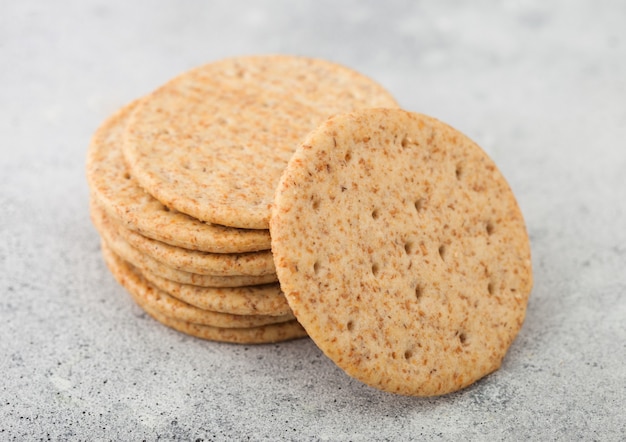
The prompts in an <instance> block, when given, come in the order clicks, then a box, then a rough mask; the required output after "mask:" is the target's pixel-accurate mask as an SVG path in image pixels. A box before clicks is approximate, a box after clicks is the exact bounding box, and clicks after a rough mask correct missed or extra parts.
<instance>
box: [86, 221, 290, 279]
mask: <svg viewBox="0 0 626 442" xmlns="http://www.w3.org/2000/svg"><path fill="white" fill-rule="evenodd" d="M91 220H92V221H93V224H94V226H95V227H96V230H98V232H99V233H100V236H101V237H102V240H103V241H104V242H105V243H106V244H107V245H108V246H109V247H110V248H111V249H112V250H113V251H114V252H115V254H116V255H119V256H120V257H122V258H123V259H124V261H128V262H129V263H131V264H132V265H133V266H134V267H137V268H138V269H139V270H141V271H142V272H144V271H147V272H151V273H155V274H157V275H161V276H162V277H164V278H167V279H170V280H172V281H176V282H179V283H181V284H192V285H197V286H202V287H243V286H248V285H257V284H268V283H272V282H276V281H278V278H277V276H276V274H270V275H261V276H214V275H199V274H197V273H190V272H183V271H181V270H176V269H173V268H171V267H168V266H166V265H165V264H162V263H161V262H159V261H157V260H156V259H154V258H151V257H150V256H148V255H146V254H144V253H141V252H140V251H139V250H137V249H135V248H134V247H132V246H131V245H130V244H128V243H127V242H126V241H124V239H123V238H122V237H121V236H120V235H119V234H117V232H116V231H115V229H114V228H113V227H112V226H111V225H110V223H109V222H108V220H107V219H105V218H102V217H98V216H97V213H94V212H92V213H91Z"/></svg>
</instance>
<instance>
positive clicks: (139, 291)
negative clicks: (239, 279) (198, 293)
mask: <svg viewBox="0 0 626 442" xmlns="http://www.w3.org/2000/svg"><path fill="white" fill-rule="evenodd" d="M102 254H103V256H104V260H105V262H106V264H107V266H108V267H109V270H111V273H112V274H113V276H114V277H115V279H116V280H117V281H118V282H119V283H120V284H121V285H122V286H124V288H125V289H126V290H127V291H128V292H129V293H130V295H131V296H132V297H133V299H134V300H135V301H136V302H137V304H139V305H140V306H142V307H147V308H149V309H150V310H152V311H156V312H158V313H161V314H163V315H165V316H168V317H170V318H174V319H178V320H181V321H186V322H190V323H192V324H200V325H208V326H211V327H220V328H250V327H258V326H261V325H268V324H277V323H281V322H287V321H292V320H293V319H294V317H293V315H292V314H287V315H282V316H265V315H232V314H228V313H220V312H214V311H210V310H204V309H200V308H198V307H195V306H192V305H190V304H187V303H185V302H183V301H180V300H179V299H176V298H174V297H172V296H170V295H168V294H167V293H166V292H164V291H163V290H159V289H158V288H156V287H155V286H153V285H152V284H150V282H148V281H147V280H146V279H145V278H144V277H143V276H142V275H141V273H140V272H138V271H137V269H135V268H133V267H132V266H131V265H130V264H128V263H127V262H125V261H124V260H123V259H121V258H120V257H119V256H116V255H115V253H114V252H112V251H111V249H110V248H109V247H107V246H106V245H104V246H103V248H102Z"/></svg>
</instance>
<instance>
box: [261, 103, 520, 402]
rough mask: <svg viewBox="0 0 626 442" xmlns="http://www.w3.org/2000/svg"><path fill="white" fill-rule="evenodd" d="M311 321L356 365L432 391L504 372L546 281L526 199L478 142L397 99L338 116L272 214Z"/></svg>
mask: <svg viewBox="0 0 626 442" xmlns="http://www.w3.org/2000/svg"><path fill="white" fill-rule="evenodd" d="M270 230H271V236H272V250H273V253H274V258H275V262H276V268H277V273H278V277H279V279H280V283H281V287H282V290H283V292H284V293H285V296H286V298H287V300H288V302H289V305H290V306H291V308H292V310H293V312H294V314H295V315H296V317H297V319H298V321H299V322H300V323H301V324H302V325H303V326H304V328H305V329H306V330H307V332H308V334H309V335H310V336H311V338H312V339H313V340H314V341H315V342H316V344H317V345H318V346H319V347H320V348H321V349H322V350H323V351H324V353H326V355H328V356H329V357H330V358H331V359H332V360H333V361H334V362H335V363H336V364H337V365H338V366H339V367H341V368H342V369H343V370H345V371H346V372H347V373H348V374H349V375H351V376H353V377H355V378H357V379H359V380H361V381H363V382H365V383H366V384H369V385H371V386H374V387H376V388H379V389H382V390H386V391H390V392H394V393H400V394H406V395H418V396H430V395H439V394H444V393H449V392H452V391H455V390H458V389H460V388H463V387H465V386H467V385H469V384H471V383H472V382H474V381H476V380H477V379H480V378H481V377H483V376H485V375H487V374H488V373H490V372H492V371H494V370H496V369H497V368H498V367H499V366H500V364H501V362H502V359H503V358H504V356H505V354H506V352H507V349H508V348H509V346H510V345H511V343H512V341H513V339H514V338H515V336H516V335H517V333H518V331H519V330H520V328H521V326H522V323H523V320H524V316H525V311H526V304H527V300H528V296H529V293H530V290H531V286H532V269H531V261H530V248H529V241H528V236H527V233H526V228H525V225H524V220H523V218H522V214H521V212H520V210H519V207H518V205H517V202H516V200H515V197H514V195H513V193H512V191H511V189H510V188H509V186H508V184H507V183H506V181H505V179H504V177H503V176H502V174H501V173H500V172H499V171H498V169H497V167H496V166H495V164H494V162H493V161H492V160H491V159H490V158H489V157H488V156H487V155H486V154H485V152H483V150H482V149H480V147H478V146H477V145H476V144H475V143H474V142H472V141H471V140H470V139H468V138H467V137H466V136H464V135H463V134H461V133H459V132H458V131H456V130H454V129H452V128H451V127H449V126H447V125H445V124H443V123H441V122H439V121H437V120H435V119H433V118H430V117H427V116H424V115H419V114H415V113H410V112H406V111H402V110H397V109H396V110H394V109H374V110H363V111H359V112H354V113H350V114H345V115H340V116H336V117H334V118H332V119H330V120H328V121H327V122H325V123H324V124H323V125H321V127H319V128H318V129H316V130H315V131H314V132H312V133H311V134H310V135H309V136H308V137H307V138H306V139H305V140H304V142H303V143H302V145H301V146H300V147H299V148H298V150H297V151H296V153H295V154H294V156H293V158H292V159H291V160H290V162H289V164H288V166H287V169H286V171H285V173H284V175H283V176H282V178H281V180H280V184H279V186H278V189H277V192H276V200H275V207H274V210H273V212H272V220H271V225H270Z"/></svg>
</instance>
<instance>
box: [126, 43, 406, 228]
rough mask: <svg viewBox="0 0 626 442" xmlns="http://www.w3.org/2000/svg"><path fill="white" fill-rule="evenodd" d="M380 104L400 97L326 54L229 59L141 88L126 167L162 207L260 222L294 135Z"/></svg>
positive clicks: (238, 223)
mask: <svg viewBox="0 0 626 442" xmlns="http://www.w3.org/2000/svg"><path fill="white" fill-rule="evenodd" d="M377 106H382V107H396V106H397V104H396V102H395V100H394V99H393V97H391V95H390V94H389V93H388V92H387V91H385V90H384V89H383V88H382V87H381V86H380V85H378V84H377V83H375V82H374V81H372V80H371V79H369V78H367V77H365V76H363V75H361V74H359V73H357V72H355V71H352V70H350V69H347V68H345V67H343V66H340V65H337V64H334V63H330V62H328V61H323V60H316V59H310V58H305V57H294V56H284V55H275V56H250V57H239V58H229V59H225V60H221V61H217V62H214V63H211V64H208V65H205V66H202V67H199V68H197V69H194V70H191V71H189V72H186V73H184V74H182V75H180V76H179V77H177V78H175V79H173V80H171V81H170V82H169V83H167V84H165V85H164V86H162V87H161V88H159V89H157V90H156V91H154V92H153V93H152V94H150V95H148V96H147V97H145V98H144V99H143V100H142V101H141V103H139V105H138V106H137V108H136V109H135V111H134V112H133V114H132V115H131V117H130V120H129V123H128V125H127V130H126V133H125V136H124V143H123V151H124V155H125V157H126V159H127V164H128V166H129V168H130V170H131V175H132V176H133V177H134V178H135V179H137V181H138V182H139V183H140V184H141V186H142V187H143V188H145V189H146V190H147V191H148V192H149V193H150V194H152V195H154V196H155V197H156V198H157V199H158V200H159V201H161V202H162V203H163V204H165V205H166V206H168V207H171V208H174V209H176V210H178V211H180V212H183V213H186V214H188V215H191V216H193V217H195V218H198V219H200V220H203V221H206V222H210V223H217V224H221V225H227V226H234V227H240V228H252V229H267V228H268V225H269V214H270V206H271V203H272V200H273V195H274V189H275V187H276V184H277V183H278V179H279V178H280V175H281V173H282V171H283V169H284V167H285V165H286V164H287V161H288V160H289V158H290V157H291V155H292V153H293V151H294V150H295V148H296V147H297V145H298V143H299V141H300V140H301V139H302V138H303V137H304V136H305V135H306V134H307V133H308V132H309V131H311V130H313V129H314V128H315V127H317V126H318V125H319V124H320V123H321V122H323V121H324V120H325V119H326V118H328V117H330V116H332V115H334V114H336V113H340V112H348V111H351V110H354V109H359V108H364V107H377Z"/></svg>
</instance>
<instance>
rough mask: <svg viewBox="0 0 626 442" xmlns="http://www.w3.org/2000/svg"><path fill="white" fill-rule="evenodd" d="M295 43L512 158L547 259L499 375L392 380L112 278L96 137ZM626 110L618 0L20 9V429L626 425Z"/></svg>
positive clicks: (1, 419)
mask: <svg viewBox="0 0 626 442" xmlns="http://www.w3.org/2000/svg"><path fill="white" fill-rule="evenodd" d="M275 52H279V53H290V54H303V55H309V56H317V57H322V58H326V59H330V60H334V61H337V62H340V63H342V64H345V65H347V66H350V67H352V68H354V69H356V70H359V71H361V72H363V73H365V74H367V75H369V76H371V77H373V78H374V79H376V80H377V81H379V82H380V83H382V84H383V85H384V86H386V87H387V88H388V89H389V90H390V91H391V92H392V93H393V94H395V96H396V97H397V98H398V100H399V101H400V103H401V104H402V105H403V106H404V107H405V108H407V109H410V110H414V111H419V112H423V113H427V114H430V115H433V116H435V117H438V118H439V119H442V120H443V121H445V122H447V123H449V124H451V125H453V126H455V127H456V128H458V129H460V130H461V131H463V132H465V133H466V134H467V135H469V136H470V137H471V138H473V139H475V140H476V141H477V142H478V143H479V144H480V145H482V146H483V147H484V149H485V150H486V151H487V152H488V153H489V154H490V155H491V156H492V158H493V159H494V160H495V161H496V163H497V164H498V165H499V167H500V168H501V170H502V171H503V173H504V174H505V176H506V177H507V179H508V180H509V182H510V184H511V186H512V188H513V189H514V191H515V193H516V195H517V197H518V200H519V203H520V205H521V207H522V211H523V213H524V215H525V218H526V221H527V225H528V230H529V233H530V237H531V240H532V251H533V265H534V274H535V287H534V290H533V293H532V297H531V300H530V304H529V309H528V315H527V319H526V322H525V325H524V327H523V329H522V331H521V333H520V335H519V337H518V339H517V340H516V341H515V343H514V344H513V346H512V348H511V349H510V352H509V354H508V355H507V357H506V359H505V361H504V365H503V367H502V368H501V370H500V371H498V372H496V373H494V374H492V375H491V376H488V377H487V378H486V379H484V380H482V381H480V382H478V383H477V384H475V385H473V386H471V387H470V388H467V389H466V390H464V391H461V392H459V393H456V394H451V395H449V396H445V397H440V398H432V399H417V398H406V397H399V396H394V395H390V394H386V393H382V392H379V391H377V390H373V389H371V388H369V387H366V386H364V385H362V384H361V383H359V382H357V381H354V380H351V379H350V378H348V377H347V376H346V375H345V374H344V373H343V372H342V371H341V370H340V369H338V368H337V367H335V365H333V364H332V363H331V362H330V361H329V360H328V359H327V358H326V357H324V356H323V355H322V354H321V353H320V351H319V350H318V349H317V348H316V347H315V345H314V344H313V343H312V342H310V341H308V340H300V341H296V342H290V343H283V344H279V345H268V346H258V347H255V346H233V345H224V344H216V343H211V342H204V341H200V340H196V339H192V338H189V337H186V336H184V335H181V334H179V333H176V332H174V331H171V330H169V329H167V328H165V327H163V326H161V325H159V324H157V323H155V322H154V321H152V320H151V319H150V318H148V317H146V316H145V315H144V314H142V313H141V311H140V310H139V309H138V308H137V307H136V306H134V305H133V304H132V302H131V301H130V299H129V297H128V296H127V295H126V293H125V292H124V290H123V289H121V288H120V287H119V286H118V285H117V284H116V283H115V282H114V280H113V278H112V277H111V276H110V275H109V273H108V272H107V270H106V269H105V266H104V265H103V262H102V259H101V257H100V253H99V245H98V244H99V241H98V237H97V235H96V232H95V231H94V229H93V228H92V226H91V223H90V221H89V217H88V207H87V199H88V190H87V186H86V182H85V178H84V161H85V151H86V148H87V145H88V142H89V139H90V136H91V134H92V133H93V131H94V130H95V129H96V127H97V126H98V125H99V124H100V122H101V121H102V120H103V119H104V118H105V117H106V116H107V115H109V114H110V113H111V112H113V111H114V110H116V109H117V108H119V107H120V106H122V105H123V104H125V103H127V102H128V101H130V100H132V99H133V98H135V97H138V96H140V95H143V94H146V93H148V92H149V91H150V90H152V89H153V88H155V87H157V86H158V85H160V84H161V83H163V82H165V81H166V80H168V79H169V78H170V77H172V76H174V75H176V74H178V73H180V72H182V71H185V70H187V69H189V68H191V67H194V66H197V65H199V64H202V63H205V62H209V61H211V60H215V59H219V58H222V57H226V56H233V55H241V54H260V53H275ZM625 103H626V3H625V2H623V1H621V0H614V1H592V0H590V1H582V0H579V1H540V0H536V1H501V2H496V1H491V2H490V1H479V2H462V1H451V0H450V1H440V2H434V1H433V2H426V1H404V2H403V1H387V2H383V1H380V2H374V1H361V2H357V1H338V0H337V1H255V2H253V1H249V2H234V1H206V2H200V1H174V0H172V1H166V0H161V1H139V2H127V1H122V0H116V1H113V0H107V1H97V2H94V1H91V2H86V1H79V0H76V1H44V0H41V1H23V2H22V1H15V2H9V1H2V2H0V152H1V155H0V209H1V212H0V440H24V439H39V438H42V439H47V438H51V439H53V440H64V439H91V440H95V439H114V440H119V439H122V440H138V439H142V438H145V439H148V440H154V439H157V438H159V437H160V438H162V439H167V440H169V439H181V440H194V439H204V440H213V439H218V440H224V439H246V438H249V439H252V440H277V439H293V440H303V439H304V440H306V439H309V440H313V439H330V440H369V439H389V440H409V439H421V438H424V439H444V440H465V439H475V440H497V439H506V440H517V439H535V440H573V439H583V440H594V439H596V440H620V439H622V440H623V438H624V437H625V432H626V423H625V416H624V408H626V398H625V396H626V368H625V362H626V214H625V212H626V210H625V209H626V178H625V176H624V173H625V171H626V104H625Z"/></svg>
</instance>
